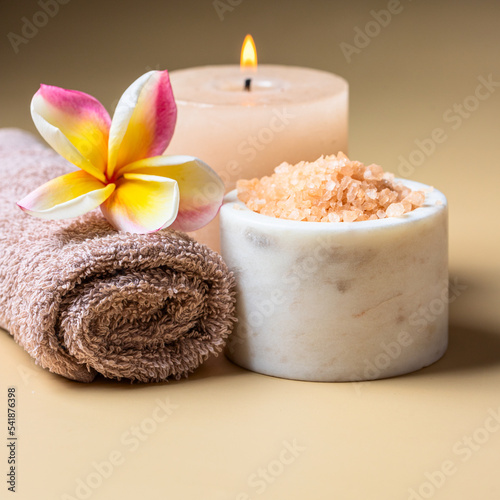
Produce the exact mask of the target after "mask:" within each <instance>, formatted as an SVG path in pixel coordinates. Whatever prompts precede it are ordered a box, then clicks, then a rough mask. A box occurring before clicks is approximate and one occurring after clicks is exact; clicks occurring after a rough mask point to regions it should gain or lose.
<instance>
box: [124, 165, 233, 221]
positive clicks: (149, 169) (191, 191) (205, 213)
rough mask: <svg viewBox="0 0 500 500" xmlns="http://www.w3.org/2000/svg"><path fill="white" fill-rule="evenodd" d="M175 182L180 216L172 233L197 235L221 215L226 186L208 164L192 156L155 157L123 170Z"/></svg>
mask: <svg viewBox="0 0 500 500" xmlns="http://www.w3.org/2000/svg"><path fill="white" fill-rule="evenodd" d="M122 172H139V173H141V174H148V175H160V176H163V177H168V178H169V179H175V180H176V181H177V183H178V185H179V191H180V203H179V214H178V216H177V219H176V220H175V222H174V223H173V224H172V226H171V228H172V229H178V230H180V231H196V230H197V229H200V228H201V227H203V226H205V225H206V224H208V223H209V222H210V221H211V220H212V219H213V218H214V217H215V216H216V215H217V212H218V211H219V208H220V206H221V205H222V198H223V197H224V183H223V182H222V179H221V178H220V177H219V176H218V175H217V173H216V172H215V171H214V170H212V169H211V168H210V167H209V166H208V165H207V164H206V163H203V162H202V161H201V160H199V159H198V158H194V157H193V156H182V155H179V156H155V157H153V158H146V159H144V160H139V161H136V162H134V163H131V164H130V165H127V166H126V167H124V168H123V169H122Z"/></svg>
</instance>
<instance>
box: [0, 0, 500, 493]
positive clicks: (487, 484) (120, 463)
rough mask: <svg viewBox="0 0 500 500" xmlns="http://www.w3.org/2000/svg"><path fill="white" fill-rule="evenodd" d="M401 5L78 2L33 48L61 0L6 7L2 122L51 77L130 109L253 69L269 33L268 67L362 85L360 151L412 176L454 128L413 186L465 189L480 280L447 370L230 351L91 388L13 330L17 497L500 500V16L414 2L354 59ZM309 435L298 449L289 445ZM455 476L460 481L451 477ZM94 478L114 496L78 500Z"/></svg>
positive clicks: (470, 256)
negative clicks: (167, 84) (200, 68)
mask: <svg viewBox="0 0 500 500" xmlns="http://www.w3.org/2000/svg"><path fill="white" fill-rule="evenodd" d="M388 3H389V2H388V1H386V0H381V1H358V2H350V1H348V0H342V1H331V2H329V1H326V0H325V1H320V0H300V1H299V0H296V1H289V2H271V1H270V0H265V1H264V0H253V1H252V0H241V1H239V0H221V2H219V4H225V5H226V6H229V7H230V8H232V11H226V12H224V14H223V15H224V18H223V20H221V19H220V18H219V16H218V14H217V11H216V9H215V8H214V4H213V2H212V1H211V0H206V1H196V2H195V1H180V0H175V1H167V0H164V1H161V2H160V1H158V2H155V1H150V0H141V1H137V0H120V1H118V0H117V1H97V0H95V1H89V0H86V1H83V0H70V1H69V2H68V3H67V4H65V5H61V6H60V8H59V12H58V13H57V15H55V16H54V17H53V18H51V19H50V20H49V21H48V23H47V24H46V25H45V26H43V27H41V28H39V32H38V33H37V34H36V35H35V36H34V37H33V38H31V39H30V40H28V43H27V44H23V45H20V46H19V52H18V53H17V54H16V53H15V52H14V50H13V47H12V46H11V44H10V42H9V39H8V37H7V35H8V33H17V34H20V32H21V27H22V24H23V21H22V18H23V16H25V17H27V18H28V19H30V20H31V19H33V16H34V15H36V13H37V12H38V11H39V10H40V8H41V7H40V5H39V4H37V3H36V2H34V1H23V2H18V1H14V0H0V35H1V39H0V40H1V41H0V72H1V73H0V126H19V127H23V128H26V129H29V130H34V127H33V126H32V124H31V119H30V117H29V101H30V99H31V96H32V95H33V93H34V92H35V91H36V90H37V87H38V85H39V84H40V82H43V83H50V84H54V85H58V86H62V87H66V88H76V89H79V90H83V91H86V92H88V93H90V94H92V95H94V96H96V97H97V98H99V99H100V100H101V101H102V102H103V103H104V104H105V105H106V106H107V107H108V108H109V109H112V107H113V106H114V104H115V103H116V100H117V98H118V97H119V96H120V95H121V92H122V91H123V90H124V89H125V88H126V87H127V86H128V84H129V83H130V82H131V81H133V79H135V78H136V77H137V76H139V75H140V74H141V73H143V72H145V71H147V70H148V69H156V68H158V69H160V68H161V69H162V68H165V67H166V68H168V69H171V70H173V69H178V68H183V67H189V66H196V65H204V64H218V63H233V62H237V60H238V57H239V50H240V44H241V42H242V40H243V37H244V35H245V34H246V33H247V32H250V33H252V34H253V35H254V37H255V40H256V44H257V49H258V51H259V59H260V61H261V62H263V63H282V64H293V65H302V66H309V67H314V68H319V69H323V70H327V71H332V72H335V73H338V74H340V75H342V76H343V77H345V78H346V79H347V80H348V81H349V82H350V86H351V87H350V88H351V112H350V156H351V157H352V158H355V159H360V160H362V161H365V162H377V163H380V164H381V165H383V166H384V167H385V168H386V169H387V170H392V171H395V172H397V173H403V172H400V171H399V165H400V163H401V159H400V157H401V156H403V157H405V158H409V157H410V156H411V155H413V156H412V157H413V158H416V157H417V156H418V153H415V151H416V150H417V149H418V147H417V145H416V142H415V141H418V140H420V141H422V140H423V139H424V138H428V137H430V136H431V134H432V131H433V130H434V129H436V128H440V129H442V130H443V134H445V137H446V139H444V140H443V141H442V142H441V143H439V144H434V146H435V147H434V151H433V152H432V153H431V154H429V156H428V157H426V158H425V161H423V163H422V164H421V165H420V166H417V167H416V168H415V169H414V171H413V172H411V173H410V175H407V176H408V177H410V178H411V179H414V180H418V181H421V182H425V183H427V184H433V185H435V186H436V187H438V188H439V189H440V190H442V191H443V192H444V193H445V194H446V195H447V196H448V199H449V202H450V274H451V277H452V279H453V280H454V282H456V283H458V285H459V286H460V289H461V292H460V296H459V297H458V298H457V299H456V300H455V301H454V302H453V303H452V304H451V306H450V313H451V327H450V348H449V351H448V353H447V355H446V356H445V358H444V359H442V360H441V361H440V362H438V363H437V364H435V365H434V366H432V367H429V368H427V369H424V370H422V371H420V372H417V373H414V374H412V375H409V376H405V377H399V378H395V379H390V380H383V381H378V382H371V383H362V384H349V383H346V384H315V383H304V382H294V381H287V380H279V379H273V378H270V377H265V376H261V375H257V374H253V373H250V372H247V371H245V370H242V369H240V368H238V367H235V366H233V365H232V364H231V363H229V362H228V361H227V360H226V359H225V358H224V357H219V358H217V359H213V360H211V361H210V362H209V363H207V364H206V365H205V366H203V367H202V368H201V369H200V370H198V372H197V373H196V374H195V375H194V376H193V377H191V378H190V379H188V380H184V381H180V382H172V383H168V384H159V385H148V386H140V385H134V386H130V385H128V384H126V383H109V382H105V381H98V382H97V383H94V384H91V385H82V384H77V383H72V382H69V381H67V380H64V379H62V378H60V377H57V376H54V375H52V374H50V373H48V372H46V371H44V370H41V369H40V368H38V367H37V366H35V365H34V363H33V361H32V360H31V359H30V358H29V356H28V355H27V354H25V353H24V351H23V350H22V349H21V348H20V347H19V346H17V345H16V344H15V343H14V342H13V341H12V339H11V338H10V336H9V335H8V334H6V333H4V332H0V333H2V335H0V353H1V354H0V356H1V366H0V382H1V383H0V390H1V391H2V395H0V401H2V403H1V404H2V405H3V406H4V410H1V411H0V415H2V417H0V429H1V430H0V437H1V438H2V439H4V440H5V436H6V425H7V422H6V418H5V414H6V411H5V404H6V390H7V387H8V386H11V385H14V386H16V387H17V391H18V403H19V407H18V435H19V446H18V457H19V469H18V473H19V475H18V492H17V493H16V495H15V496H14V495H11V497H12V498H17V499H22V500H24V499H32V498H33V499H35V498H36V499H39V500H49V499H50V500H54V499H63V498H66V499H68V498H91V499H96V500H101V499H115V498H116V499H118V498H119V499H124V500H128V499H133V498H148V499H151V500H156V499H165V498H169V499H173V500H177V499H183V500H184V499H186V500H191V499H202V500H235V499H238V498H239V499H240V500H242V499H245V498H252V499H253V498H262V499H263V500H264V499H285V498H286V499H302V498H314V499H331V498H338V499H342V500H343V499H356V500H357V499H381V500H382V499H383V500H392V499H407V498H411V493H410V491H411V489H414V490H416V491H417V492H420V493H419V495H421V496H420V498H435V499H453V500H457V499H469V498H480V499H483V500H490V499H491V500H493V499H497V498H499V497H500V477H499V475H498V463H499V458H500V456H499V455H500V432H499V431H498V430H497V426H496V425H494V424H493V417H491V415H492V414H495V412H497V414H498V412H499V411H500V394H499V389H498V388H499V387H500V313H499V305H500V304H499V302H500V284H499V283H500V257H499V255H500V237H499V222H498V220H499V218H498V200H499V187H498V186H499V183H500V170H499V165H498V151H499V149H498V144H499V138H500V120H499V117H500V87H499V86H496V87H495V86H493V87H492V88H491V91H490V92H489V93H486V94H482V97H484V100H482V101H480V102H479V101H478V102H475V101H474V100H473V99H472V98H471V97H470V96H472V95H474V92H475V90H476V87H477V86H478V85H479V80H478V78H480V77H483V78H486V79H488V78H490V79H491V80H493V81H494V82H500V57H499V52H498V48H499V47H500V30H499V29H498V27H499V22H500V5H499V4H498V2H495V1H493V0H492V1H485V0H479V1H475V2H472V1H471V2H465V1H463V2H459V1H454V2H453V1H451V0H448V1H423V0H418V1H416V0H413V1H411V0H402V1H401V2H400V6H401V7H402V8H401V7H400V9H399V10H400V12H399V13H398V14H396V15H393V18H392V19H391V21H390V22H389V23H388V25H387V26H386V27H383V28H381V29H380V33H379V34H378V35H377V36H374V37H373V38H371V39H370V42H369V43H368V44H367V46H366V47H364V48H362V49H359V50H358V53H353V54H352V58H351V60H350V62H349V61H348V60H347V59H346V57H345V56H344V54H343V53H342V50H341V48H340V44H341V43H342V42H345V43H349V44H353V43H354V35H355V31H354V29H355V27H359V28H360V29H364V26H365V25H366V23H368V22H369V21H370V20H371V19H373V16H372V14H371V10H376V11H379V10H380V9H386V8H387V6H388ZM231 5H234V7H231ZM372 26H373V25H372ZM490 75H491V76H490ZM464 102H465V104H466V105H468V106H469V107H470V108H474V107H475V105H476V104H478V106H477V109H474V110H472V111H466V114H467V116H465V114H464V116H463V117H461V118H460V120H459V119H458V118H456V117H457V116H458V114H457V113H458V112H459V111H458V108H455V109H454V106H455V105H456V104H457V105H458V104H460V105H462V104H463V103H464ZM428 146H429V145H428ZM429 148H430V149H432V148H431V146H429ZM166 398H169V399H170V402H171V403H172V404H174V405H177V408H176V409H172V410H171V415H170V416H169V417H168V418H167V419H165V420H163V417H164V416H165V411H164V410H162V409H161V406H159V407H158V402H157V399H160V401H163V402H164V401H165V400H166ZM499 418H500V416H499ZM155 419H156V420H155ZM160 419H161V420H162V421H160ZM136 431H137V432H139V434H137V437H134V436H133V433H134V432H136ZM134 439H135V441H134ZM294 440H295V444H296V445H297V446H298V448H300V450H301V451H296V452H295V455H296V456H295V455H294V454H292V453H291V452H284V451H283V450H285V445H284V444H283V443H284V442H288V443H289V444H290V445H292V446H293V444H294ZM2 449H3V450H4V451H2V452H0V471H1V473H2V477H4V478H5V476H4V474H5V473H6V470H7V468H6V460H7V451H6V448H5V447H4V446H2ZM110 454H111V455H112V458H114V459H116V458H117V457H119V458H118V460H115V465H114V466H113V470H112V471H110V470H107V469H106V468H105V469H101V475H97V473H95V465H93V464H94V463H97V464H99V463H102V462H103V461H106V460H109V459H110ZM280 457H281V460H282V462H280V461H279V460H280ZM283 461H284V462H287V463H283ZM104 467H105V466H104ZM443 467H444V469H446V471H447V472H448V475H446V476H445V475H444V473H436V472H435V471H437V470H439V469H442V468H443ZM108 469H109V467H108ZM266 470H267V472H265V471H266ZM263 471H264V472H263ZM261 474H267V477H268V480H266V479H259V478H258V477H259V475H261ZM104 476H109V477H104ZM431 476H432V478H433V479H432V480H433V481H434V483H435V484H437V485H438V486H433V485H432V483H431V479H429V477H431ZM78 480H83V481H88V480H90V482H91V483H92V485H94V486H96V487H95V488H93V489H92V490H89V491H85V490H81V491H77V490H76V488H77V484H79V483H78ZM426 482H427V483H428V484H425V483H426ZM65 494H66V495H70V496H69V497H67V496H66V497H65V496H64V495H65ZM245 495H246V496H245ZM425 495H427V496H425ZM4 497H5V498H10V497H9V496H8V492H7V491H6V484H5V483H4V481H3V480H2V484H1V485H0V498H4ZM415 498H418V497H415Z"/></svg>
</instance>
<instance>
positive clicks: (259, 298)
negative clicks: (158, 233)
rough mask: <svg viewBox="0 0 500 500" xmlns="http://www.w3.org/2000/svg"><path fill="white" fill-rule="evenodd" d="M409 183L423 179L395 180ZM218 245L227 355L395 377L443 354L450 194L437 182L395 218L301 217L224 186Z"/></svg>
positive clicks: (265, 368)
mask: <svg viewBox="0 0 500 500" xmlns="http://www.w3.org/2000/svg"><path fill="white" fill-rule="evenodd" d="M402 182H403V183H404V184H405V185H406V186H408V187H410V188H411V189H413V190H425V189H428V186H425V185H423V184H420V183H417V182H411V181H406V180H403V181H402ZM220 215H221V244H222V256H223V257H224V259H225V261H226V262H227V264H228V266H229V267H230V269H232V270H233V271H234V273H235V275H236V279H237V316H238V323H237V326H236V330H235V332H234V333H233V335H232V336H231V337H230V340H229V343H228V347H227V349H226V353H227V356H228V357H229V358H230V359H231V360H233V361H234V362H235V363H237V364H239V365H241V366H243V367H245V368H248V369H250V370H253V371H256V372H259V373H264V374H267V375H274V376H277V377H284V378H292V379H299V380H311V381H353V380H368V379H378V378H384V377H391V376H395V375H400V374H403V373H408V372H411V371H414V370H418V369H419V368H422V367H424V366H427V365H429V364H431V363H433V362H434V361H436V360H437V359H439V358H440V357H441V356H442V355H443V354H444V352H445V350H446V347H447V338H448V307H447V284H448V269H447V258H448V250H447V248H448V247H447V205H446V198H445V197H444V195H443V194H442V193H440V192H439V191H437V190H433V191H431V192H429V193H427V195H426V201H425V204H424V205H423V206H422V207H419V208H417V209H415V210H413V211H411V212H409V213H407V214H405V215H404V216H402V217H393V218H385V219H379V220H374V221H371V220H369V221H360V222H350V223H349V222H337V223H335V222H333V223H329V222H303V221H290V220H283V219H277V218H274V217H268V216H265V215H261V214H258V213H255V212H253V211H251V210H250V209H248V208H247V207H246V205H245V204H244V203H242V202H241V201H239V200H238V199H237V196H236V191H233V192H231V193H229V194H228V195H227V196H226V198H225V202H224V205H223V206H222V209H221V214H220Z"/></svg>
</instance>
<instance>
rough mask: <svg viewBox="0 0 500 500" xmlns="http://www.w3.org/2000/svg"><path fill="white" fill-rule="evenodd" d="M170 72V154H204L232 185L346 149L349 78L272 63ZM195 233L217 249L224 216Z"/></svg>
mask: <svg viewBox="0 0 500 500" xmlns="http://www.w3.org/2000/svg"><path fill="white" fill-rule="evenodd" d="M249 77H251V90H250V91H245V90H244V85H245V80H246V78H249ZM170 78H171V82H172V88H173V91H174V95H175V99H176V102H177V109H178V118H177V126H176V130H175V134H174V137H173V139H172V142H171V143H170V145H169V147H168V149H167V154H187V155H192V156H196V157H198V158H200V159H202V160H203V161H205V162H206V163H208V164H209V165H210V166H211V167H212V168H214V170H215V171H217V172H218V174H219V175H220V176H221V178H222V180H223V181H224V183H225V185H226V188H227V189H228V190H230V189H233V188H234V186H235V182H236V180H237V179H240V178H247V179H248V178H253V177H262V176H263V175H268V174H271V173H272V171H273V169H274V168H275V167H276V166H277V165H279V164H280V163H281V162H283V161H288V162H289V163H292V164H294V163H296V162H298V161H300V160H311V161H312V160H315V159H316V158H318V157H319V156H320V155H322V154H334V153H337V152H338V151H343V152H347V115H348V84H347V82H346V81H345V80H344V79H342V78H341V77H339V76H336V75H334V74H331V73H327V72H324V71H318V70H314V69H308V68H297V67H287V66H272V65H259V67H258V70H257V71H256V73H248V74H244V73H242V72H241V70H240V67H239V66H237V65H234V66H206V67H199V68H190V69H184V70H178V71H172V72H171V73H170ZM194 236H195V238H196V239H198V241H201V242H203V243H206V244H208V245H209V246H210V247H211V248H214V249H216V250H218V249H219V224H218V220H215V221H213V222H212V223H210V224H209V225H208V226H206V227H205V228H203V229H201V230H200V231H197V232H196V233H194Z"/></svg>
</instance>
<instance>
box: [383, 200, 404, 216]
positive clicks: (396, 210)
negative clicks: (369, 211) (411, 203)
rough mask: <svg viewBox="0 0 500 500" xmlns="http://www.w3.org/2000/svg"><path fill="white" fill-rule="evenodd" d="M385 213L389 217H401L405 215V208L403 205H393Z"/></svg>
mask: <svg viewBox="0 0 500 500" xmlns="http://www.w3.org/2000/svg"><path fill="white" fill-rule="evenodd" d="M385 213H386V214H387V217H399V216H400V215H403V214H404V213H405V207H404V206H403V204H402V203H391V204H390V205H389V206H388V207H387V210H386V211H385Z"/></svg>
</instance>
